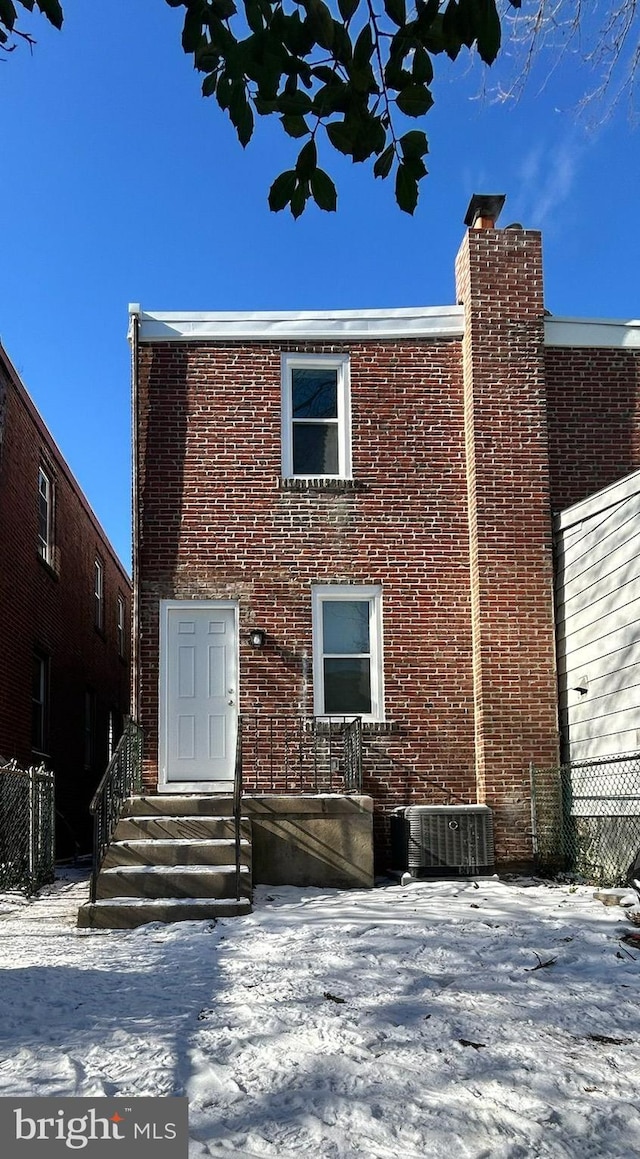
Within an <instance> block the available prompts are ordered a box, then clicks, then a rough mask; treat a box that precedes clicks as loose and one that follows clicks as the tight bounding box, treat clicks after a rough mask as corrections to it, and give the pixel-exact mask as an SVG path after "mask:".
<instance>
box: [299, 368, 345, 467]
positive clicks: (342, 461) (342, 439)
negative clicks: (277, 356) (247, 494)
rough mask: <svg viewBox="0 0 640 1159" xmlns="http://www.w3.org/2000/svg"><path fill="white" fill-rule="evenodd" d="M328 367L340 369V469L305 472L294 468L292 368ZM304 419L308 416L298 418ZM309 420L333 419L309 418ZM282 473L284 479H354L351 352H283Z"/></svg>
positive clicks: (338, 383) (338, 405)
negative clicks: (321, 472) (330, 471)
mask: <svg viewBox="0 0 640 1159" xmlns="http://www.w3.org/2000/svg"><path fill="white" fill-rule="evenodd" d="M314 367H317V368H318V369H326V368H328V367H330V368H332V369H335V370H336V371H337V410H338V415H337V418H336V420H335V422H336V424H337V427H338V470H337V472H336V473H335V474H330V473H328V472H327V473H326V474H322V475H318V472H317V471H316V472H313V473H309V474H306V473H303V472H300V471H297V472H296V471H294V469H293V424H294V418H293V393H292V375H291V371H292V370H297V369H303V370H312V369H313V368H314ZM296 421H297V422H303V421H305V420H296ZM307 421H308V422H314V421H315V422H327V421H330V420H326V419H325V420H323V419H315V420H314V419H309V420H307ZM282 475H283V477H284V478H285V479H316V478H321V479H351V477H352V464H351V382H350V374H349V355H348V354H283V355H282Z"/></svg>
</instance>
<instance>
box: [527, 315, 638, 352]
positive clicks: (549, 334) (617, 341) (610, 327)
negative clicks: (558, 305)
mask: <svg viewBox="0 0 640 1159" xmlns="http://www.w3.org/2000/svg"><path fill="white" fill-rule="evenodd" d="M544 343H545V346H574V347H579V346H583V347H601V348H602V347H609V348H617V349H619V350H638V349H640V319H637V318H634V319H630V320H626V319H615V318H556V317H550V318H545V321H544Z"/></svg>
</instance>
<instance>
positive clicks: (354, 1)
mask: <svg viewBox="0 0 640 1159" xmlns="http://www.w3.org/2000/svg"><path fill="white" fill-rule="evenodd" d="M158 2H160V0H158ZM165 2H166V3H167V4H169V6H170V7H171V8H183V9H184V21H183V27H182V47H183V49H184V51H185V52H186V53H187V54H188V55H189V56H191V57H193V63H194V67H195V68H196V69H197V70H198V72H200V73H202V74H203V80H202V94H203V96H205V97H214V98H215V100H216V102H217V104H218V106H219V108H220V109H222V110H223V112H225V113H226V114H227V116H228V117H229V120H230V121H231V124H232V125H233V127H234V129H235V131H236V134H237V137H238V140H239V141H240V144H241V145H242V146H245V145H247V144H248V143H249V141H250V140H251V137H252V135H253V132H254V128H255V121H256V117H269V116H272V117H273V116H275V117H276V118H277V119H278V120H279V121H280V124H281V125H282V128H283V129H284V132H285V134H286V136H287V137H289V138H293V139H298V140H300V141H304V143H303V144H302V148H301V150H300V152H299V154H298V159H297V161H296V164H295V167H294V168H293V169H289V170H287V171H286V172H285V173H282V174H281V175H280V177H278V178H276V180H275V181H274V182H273V184H272V186H271V189H270V191H269V205H270V207H271V209H272V210H275V211H278V210H282V209H285V208H286V207H287V206H288V207H289V209H290V211H291V213H292V214H293V216H294V217H299V216H300V214H301V213H302V212H303V211H304V209H305V207H306V205H307V204H308V202H309V200H310V199H312V200H313V201H314V202H315V204H316V205H317V206H318V207H319V208H320V209H323V210H328V211H330V210H333V209H335V207H336V203H337V195H336V190H335V186H334V184H333V181H332V180H331V178H330V177H329V176H328V175H327V173H326V172H325V171H324V170H323V169H321V168H319V164H318V161H319V154H320V153H321V152H322V150H323V149H325V150H326V149H328V150H329V151H330V150H331V149H334V150H336V151H337V152H338V153H342V154H343V155H344V156H346V157H349V158H350V159H351V160H352V161H354V162H365V161H369V160H371V162H372V166H373V174H374V176H375V177H380V178H382V179H383V180H384V179H385V178H387V177H389V176H390V175H391V174H394V173H395V194H396V201H397V203H398V205H399V206H400V208H401V209H402V210H404V211H405V212H406V213H413V212H414V210H415V208H416V205H417V202H418V189H419V183H420V181H421V180H422V179H423V178H424V177H425V176H426V173H427V169H426V166H425V163H424V160H423V157H424V156H425V154H426V153H427V149H428V145H427V138H426V136H425V134H424V132H423V131H422V129H419V130H418V129H416V128H415V124H416V121H419V120H420V119H421V118H423V117H424V116H425V115H426V114H427V113H428V111H429V109H430V108H431V106H432V105H433V100H434V98H433V93H432V91H431V85H432V82H433V79H434V59H435V58H436V57H437V56H438V55H440V54H442V53H444V54H446V55H447V56H448V57H449V58H450V59H451V60H455V59H456V57H457V56H458V54H459V53H460V51H461V50H462V49H463V48H466V49H468V50H472V51H473V50H475V51H477V53H478V55H479V56H480V57H481V59H482V60H483V61H485V62H486V63H487V64H491V63H492V61H493V60H494V59H495V57H496V55H497V53H498V50H499V48H500V17H499V15H498V11H497V7H496V5H497V2H498V0H165ZM506 2H507V3H508V4H510V5H511V7H512V8H519V7H520V3H521V0H506ZM20 9H23V10H24V9H27V10H28V11H29V12H32V11H33V10H34V9H37V10H38V11H40V12H41V13H42V15H43V16H45V17H46V19H47V20H49V21H50V23H51V24H53V25H55V27H56V28H59V27H60V26H61V24H62V19H63V15H62V8H61V6H60V2H59V0H0V50H1V49H3V48H4V51H5V52H9V51H11V50H12V49H13V48H14V47H15V43H16V38H17V37H22V38H23V39H25V40H27V41H28V42H29V43H33V38H32V36H31V35H30V34H28V33H25V32H23V31H22V30H21V29H19V28H18V14H19V12H20ZM305 138H306V140H305Z"/></svg>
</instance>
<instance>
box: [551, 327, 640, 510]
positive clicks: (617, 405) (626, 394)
mask: <svg viewBox="0 0 640 1159" xmlns="http://www.w3.org/2000/svg"><path fill="white" fill-rule="evenodd" d="M545 361H546V376H547V392H548V398H549V443H550V458H551V504H552V507H553V510H554V511H562V510H563V509H564V508H565V507H570V506H571V504H572V503H577V502H578V500H580V499H585V498H586V497H587V496H588V495H592V494H594V492H596V491H599V490H600V489H601V488H602V487H607V486H608V485H609V484H610V483H615V482H616V481H617V480H618V479H621V478H623V477H624V476H625V475H628V474H629V473H630V472H631V471H635V470H636V469H637V468H638V467H640V351H637V350H635V351H631V350H612V349H608V350H607V349H593V350H589V349H571V348H568V349H557V348H553V347H551V348H549V349H548V350H547V351H546V359H545Z"/></svg>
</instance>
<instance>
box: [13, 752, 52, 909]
mask: <svg viewBox="0 0 640 1159" xmlns="http://www.w3.org/2000/svg"><path fill="white" fill-rule="evenodd" d="M54 859H55V792H54V774H53V773H52V772H51V771H49V770H48V769H45V767H44V765H40V766H39V767H38V768H36V767H31V768H27V769H25V768H22V766H20V765H19V764H17V762H16V761H9V763H8V764H1V763H0V889H16V888H19V889H24V890H26V891H27V892H28V893H35V891H36V890H38V889H40V887H41V886H42V885H45V884H46V883H47V882H50V881H53V877H54Z"/></svg>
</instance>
